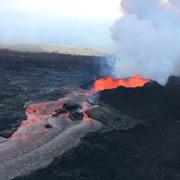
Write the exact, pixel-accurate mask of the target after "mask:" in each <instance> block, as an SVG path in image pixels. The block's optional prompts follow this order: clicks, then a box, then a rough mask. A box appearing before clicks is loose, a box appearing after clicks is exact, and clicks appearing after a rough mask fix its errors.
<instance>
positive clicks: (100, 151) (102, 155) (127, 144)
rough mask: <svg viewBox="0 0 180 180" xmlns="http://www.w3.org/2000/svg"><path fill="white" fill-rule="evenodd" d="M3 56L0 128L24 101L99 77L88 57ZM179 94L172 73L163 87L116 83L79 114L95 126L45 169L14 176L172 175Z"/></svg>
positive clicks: (177, 168) (97, 178)
mask: <svg viewBox="0 0 180 180" xmlns="http://www.w3.org/2000/svg"><path fill="white" fill-rule="evenodd" d="M3 53H5V54H3V55H2V53H1V62H2V66H0V73H1V76H0V82H1V86H0V88H1V91H0V92H1V93H0V94H1V96H2V98H1V99H2V100H1V104H2V105H1V107H2V108H1V109H0V110H1V111H0V114H1V117H0V123H1V124H0V128H1V131H2V132H4V131H3V130H6V129H9V128H10V127H11V125H14V126H15V127H16V124H18V123H19V120H20V119H22V118H23V112H24V110H23V107H24V106H25V104H27V103H28V102H30V101H42V100H43V101H44V100H49V99H54V98H55V99H56V98H58V97H59V96H62V95H64V94H65V93H67V92H68V91H71V90H72V89H76V90H77V88H78V87H79V86H81V87H83V88H85V87H87V85H89V84H90V82H92V80H93V79H94V78H95V77H96V76H99V75H100V74H99V72H100V71H99V68H98V67H99V66H98V67H97V66H96V63H97V59H96V58H95V59H94V58H93V59H92V58H90V57H86V58H85V57H83V58H82V57H78V58H77V57H71V56H60V55H56V54H52V56H51V55H48V54H41V55H40V54H34V55H32V54H25V55H23V57H22V59H21V58H20V56H22V54H15V55H14V57H19V58H16V60H14V61H12V58H11V57H12V54H13V53H9V52H8V55H7V52H3ZM30 56H33V58H30ZM27 57H29V58H30V59H29V60H27V59H28V58H27ZM52 57H54V58H55V57H56V58H57V59H56V58H55V59H54V58H52ZM32 59H33V61H32ZM40 59H41V60H40ZM49 59H51V61H50V60H49ZM65 59H67V60H68V62H67V61H66V60H65ZM75 59H76V60H75ZM100 59H101V58H100ZM100 59H99V60H100ZM69 60H70V61H69ZM74 60H75V61H74ZM82 60H83V61H82ZM99 60H98V61H99ZM62 62H63V63H62ZM75 62H76V63H75ZM82 64H83V65H82ZM16 88H17V89H16ZM179 92H180V79H179V78H175V77H172V78H170V80H169V82H168V84H167V85H166V86H165V87H163V86H160V85H159V84H157V83H156V82H151V83H149V84H146V85H145V86H144V87H143V88H134V89H131V88H129V89H128V88H123V87H119V88H117V89H113V90H105V91H102V92H100V93H98V94H96V95H95V101H94V103H95V104H96V105H97V106H95V107H94V108H92V109H91V110H88V111H87V114H88V115H89V116H91V117H93V118H94V119H96V120H98V121H101V122H102V124H104V126H103V128H102V129H101V130H99V131H98V132H95V133H89V134H88V135H86V136H85V137H84V138H83V139H82V140H81V143H80V145H79V146H78V147H76V148H73V149H71V150H69V151H68V152H65V153H64V155H63V156H61V157H58V158H56V159H55V160H54V161H53V163H52V164H50V165H49V166H48V167H47V168H45V169H42V170H39V171H36V172H33V173H32V174H30V175H27V176H26V177H19V178H16V180H41V179H42V180H50V179H53V180H102V179H104V180H111V179H112V180H179V179H180V163H179V162H180V113H179V109H180V93H179ZM3 97H4V98H3Z"/></svg>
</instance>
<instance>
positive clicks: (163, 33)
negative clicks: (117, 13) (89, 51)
mask: <svg viewBox="0 0 180 180" xmlns="http://www.w3.org/2000/svg"><path fill="white" fill-rule="evenodd" d="M121 9H122V11H123V13H124V15H123V16H122V17H120V18H119V19H118V20H117V21H116V22H115V24H114V26H113V27H112V38H113V40H114V43H115V49H114V53H113V55H114V56H115V58H114V59H113V60H111V59H109V63H110V64H111V66H112V65H113V70H112V71H113V75H114V76H115V77H116V78H126V77H132V76H134V75H136V74H139V75H141V76H142V77H144V78H147V79H152V80H155V81H157V82H159V83H160V84H162V85H164V84H165V83H166V82H167V79H168V78H169V76H172V75H174V76H179V75H180V71H179V68H180V53H179V52H180V51H179V50H180V25H179V22H180V2H179V0H149V1H144V0H122V1H121ZM112 61H113V62H112Z"/></svg>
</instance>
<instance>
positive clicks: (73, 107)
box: [62, 102, 82, 112]
mask: <svg viewBox="0 0 180 180" xmlns="http://www.w3.org/2000/svg"><path fill="white" fill-rule="evenodd" d="M62 109H63V110H66V111H68V112H72V111H78V110H80V109H82V107H81V106H80V105H79V104H75V103H71V102H67V103H64V104H63V107H62Z"/></svg>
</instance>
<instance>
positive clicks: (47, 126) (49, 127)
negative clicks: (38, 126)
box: [44, 124, 52, 129]
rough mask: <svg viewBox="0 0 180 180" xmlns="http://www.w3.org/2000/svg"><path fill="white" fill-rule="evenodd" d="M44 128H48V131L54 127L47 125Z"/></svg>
mask: <svg viewBox="0 0 180 180" xmlns="http://www.w3.org/2000/svg"><path fill="white" fill-rule="evenodd" d="M44 127H45V128H47V129H51V128H52V126H51V125H50V124H46V125H45V126H44Z"/></svg>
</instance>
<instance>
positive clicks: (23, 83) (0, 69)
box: [0, 50, 103, 137]
mask: <svg viewBox="0 0 180 180" xmlns="http://www.w3.org/2000/svg"><path fill="white" fill-rule="evenodd" d="M102 59H103V58H101V57H99V58H98V57H88V56H72V55H62V54H55V53H51V54H48V53H23V52H13V51H8V50H2V51H0V134H1V135H3V136H4V137H6V136H9V134H10V133H11V132H12V131H13V130H15V129H16V128H17V127H18V126H19V123H20V121H21V120H23V119H25V113H24V112H25V108H26V105H27V104H29V103H31V102H39V101H47V100H57V99H58V98H60V97H62V96H64V95H66V94H67V93H68V92H70V91H73V90H77V89H78V88H79V86H80V85H81V84H82V82H88V81H92V80H93V79H95V78H96V76H97V74H98V72H99V70H100V66H101V63H100V62H101V61H102Z"/></svg>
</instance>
